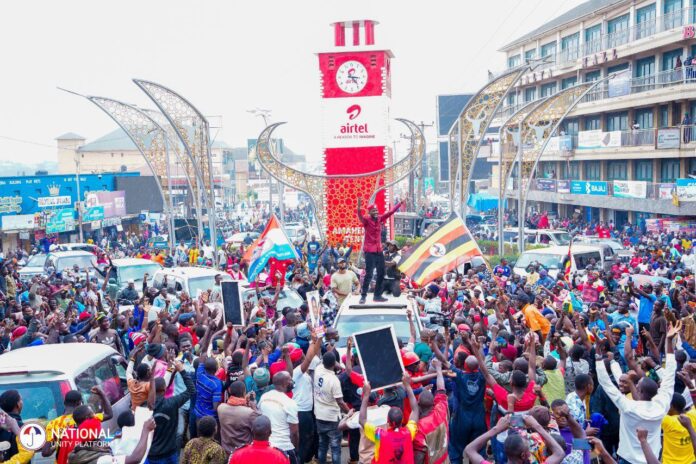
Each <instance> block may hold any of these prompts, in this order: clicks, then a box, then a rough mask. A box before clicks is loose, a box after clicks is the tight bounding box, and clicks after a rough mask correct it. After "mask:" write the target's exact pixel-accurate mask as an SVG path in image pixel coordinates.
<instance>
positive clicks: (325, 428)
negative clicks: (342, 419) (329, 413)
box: [317, 419, 343, 464]
mask: <svg viewBox="0 0 696 464" xmlns="http://www.w3.org/2000/svg"><path fill="white" fill-rule="evenodd" d="M317 433H318V434H319V464H326V455H327V453H328V451H329V449H331V462H333V463H336V462H338V463H340V462H341V438H343V434H342V433H341V431H340V430H338V421H336V422H328V421H323V420H319V419H317Z"/></svg>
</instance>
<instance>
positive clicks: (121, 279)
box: [107, 258, 162, 289]
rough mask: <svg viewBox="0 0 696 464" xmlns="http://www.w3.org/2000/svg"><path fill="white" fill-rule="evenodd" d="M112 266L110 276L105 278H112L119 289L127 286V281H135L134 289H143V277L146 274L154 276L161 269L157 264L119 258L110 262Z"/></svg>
mask: <svg viewBox="0 0 696 464" xmlns="http://www.w3.org/2000/svg"><path fill="white" fill-rule="evenodd" d="M111 262H112V264H113V265H114V267H113V269H112V270H111V274H110V275H109V276H107V278H110V277H114V278H115V279H116V284H117V285H118V287H119V288H125V287H127V286H128V281H129V280H131V279H133V280H134V281H135V288H138V289H141V288H142V287H143V276H144V275H145V273H147V274H148V275H150V276H154V275H155V273H156V272H157V271H159V270H160V269H162V266H160V265H159V263H156V262H154V261H151V260H149V259H142V258H119V259H113V260H111Z"/></svg>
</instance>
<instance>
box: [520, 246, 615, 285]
mask: <svg viewBox="0 0 696 464" xmlns="http://www.w3.org/2000/svg"><path fill="white" fill-rule="evenodd" d="M607 248H608V249H609V250H611V248H610V247H606V248H604V247H601V246H595V245H574V246H572V247H571V252H570V255H571V267H570V271H571V273H572V272H576V271H578V272H581V273H582V272H584V271H585V268H586V267H587V266H588V265H589V264H590V263H591V261H592V259H594V260H595V262H596V264H597V265H598V266H599V267H601V268H603V269H607V268H611V263H612V258H610V257H608V256H607V258H608V259H606V260H605V258H604V253H605V252H607ZM612 256H613V255H612ZM567 257H568V247H567V246H552V247H548V248H539V249H535V250H527V251H525V252H523V253H522V254H521V255H520V256H519V258H517V262H515V267H514V272H515V274H519V275H522V276H525V275H527V268H528V267H529V265H530V264H532V263H538V264H541V265H542V266H543V267H544V268H546V269H547V270H548V271H549V275H550V276H551V277H553V278H554V279H555V278H556V277H557V276H558V273H559V272H563V269H564V266H565V261H566V259H567ZM607 266H608V267H607Z"/></svg>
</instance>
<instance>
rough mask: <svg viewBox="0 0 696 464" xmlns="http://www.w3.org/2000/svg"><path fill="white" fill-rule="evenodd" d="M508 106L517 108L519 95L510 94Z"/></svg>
mask: <svg viewBox="0 0 696 464" xmlns="http://www.w3.org/2000/svg"><path fill="white" fill-rule="evenodd" d="M507 101H508V106H515V104H517V93H515V92H510V93H509V94H508V96H507Z"/></svg>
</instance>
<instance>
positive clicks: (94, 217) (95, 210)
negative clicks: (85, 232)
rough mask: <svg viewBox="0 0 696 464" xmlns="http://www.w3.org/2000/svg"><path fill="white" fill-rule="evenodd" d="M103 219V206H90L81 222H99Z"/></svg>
mask: <svg viewBox="0 0 696 464" xmlns="http://www.w3.org/2000/svg"><path fill="white" fill-rule="evenodd" d="M102 219H104V207H103V206H92V207H90V208H87V209H86V210H85V212H84V216H83V217H82V220H83V221H85V222H90V221H101V220H102Z"/></svg>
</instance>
